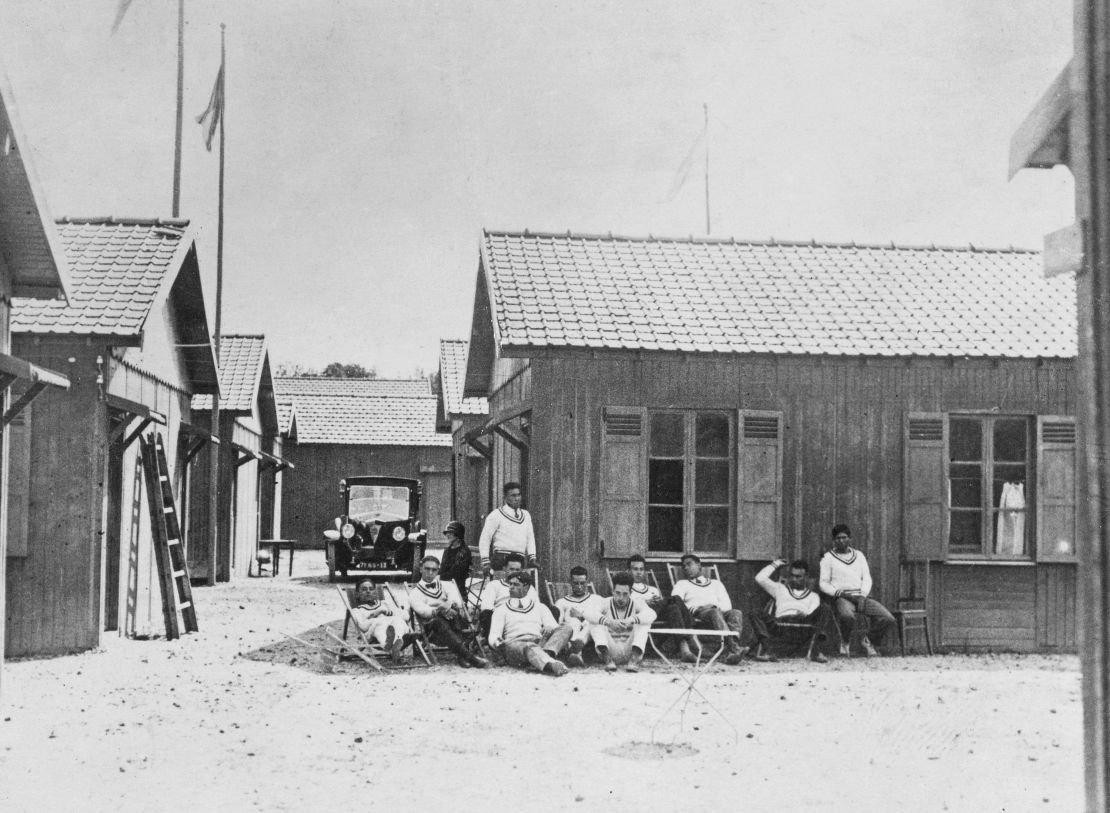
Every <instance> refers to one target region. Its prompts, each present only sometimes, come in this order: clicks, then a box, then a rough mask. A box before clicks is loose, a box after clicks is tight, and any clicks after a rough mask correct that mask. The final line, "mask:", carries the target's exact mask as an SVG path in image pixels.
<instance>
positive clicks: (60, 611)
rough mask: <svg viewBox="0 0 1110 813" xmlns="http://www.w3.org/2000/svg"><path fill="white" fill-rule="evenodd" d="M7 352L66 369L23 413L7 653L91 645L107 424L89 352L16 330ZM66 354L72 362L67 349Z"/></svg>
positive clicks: (95, 631)
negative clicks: (24, 508)
mask: <svg viewBox="0 0 1110 813" xmlns="http://www.w3.org/2000/svg"><path fill="white" fill-rule="evenodd" d="M13 352H14V353H15V355H17V356H19V357H21V358H24V359H27V360H28V361H33V362H35V363H37V364H42V365H45V366H46V367H49V368H50V369H53V370H57V371H58V372H62V373H65V374H66V375H68V376H69V379H70V387H71V389H70V390H69V392H63V391H58V390H55V389H53V388H47V389H46V390H45V391H44V392H43V393H42V394H41V395H39V397H38V398H36V399H35V402H34V406H33V409H32V413H31V424H30V432H31V436H30V437H31V461H32V467H31V472H30V481H29V485H30V499H29V515H30V517H31V518H32V520H31V522H30V523H29V524H28V537H29V538H28V540H27V546H26V547H27V555H26V556H22V557H11V558H8V560H7V563H6V564H7V572H6V580H5V586H6V592H7V604H6V608H5V611H6V612H5V615H6V617H5V629H6V636H5V652H6V653H7V655H8V656H9V657H16V656H23V655H47V654H57V653H63V652H74V651H79V650H84V649H91V648H93V647H95V646H97V645H98V644H99V643H100V601H101V591H100V579H101V572H100V571H101V560H100V554H101V549H100V548H101V531H102V528H101V513H102V504H103V489H102V485H101V484H102V483H103V479H104V468H105V456H104V449H105V440H106V426H105V413H104V409H103V403H102V402H101V401H100V400H99V389H98V387H97V383H96V378H97V366H96V357H97V355H98V354H100V355H105V356H106V351H105V349H104V348H95V347H89V346H86V345H85V343H84V342H83V341H82V342H76V341H69V342H65V341H61V342H59V341H43V342H34V341H31V340H30V339H27V338H25V337H16V338H15V340H14V342H13ZM70 358H72V359H74V361H73V363H70V362H69V359H70Z"/></svg>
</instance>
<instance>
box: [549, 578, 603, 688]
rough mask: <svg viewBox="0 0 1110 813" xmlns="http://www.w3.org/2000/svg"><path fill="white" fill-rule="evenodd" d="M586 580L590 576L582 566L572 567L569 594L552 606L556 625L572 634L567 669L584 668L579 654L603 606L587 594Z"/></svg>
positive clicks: (601, 600)
mask: <svg viewBox="0 0 1110 813" xmlns="http://www.w3.org/2000/svg"><path fill="white" fill-rule="evenodd" d="M589 578H590V574H589V572H588V571H587V570H586V568H584V567H582V565H575V566H574V567H572V568H571V569H570V594H569V595H566V596H563V597H562V598H560V599H559V600H558V601H556V602H555V609H556V610H558V611H559V623H560V624H566V625H568V626H569V627H570V628H571V630H572V632H573V634H572V635H571V638H570V654H569V655H567V666H584V665H585V663H584V662H583V660H582V650H583V649H585V648H586V644H588V643H589V642H590V628H591V626H592V625H593V624H594V623H596V622H597V618H598V615H599V614H600V613H601V609H602V607H604V605H605V599H603V598H602V597H601V596H599V595H598V594H597V593H594V592H593V591H591V590H590V584H589Z"/></svg>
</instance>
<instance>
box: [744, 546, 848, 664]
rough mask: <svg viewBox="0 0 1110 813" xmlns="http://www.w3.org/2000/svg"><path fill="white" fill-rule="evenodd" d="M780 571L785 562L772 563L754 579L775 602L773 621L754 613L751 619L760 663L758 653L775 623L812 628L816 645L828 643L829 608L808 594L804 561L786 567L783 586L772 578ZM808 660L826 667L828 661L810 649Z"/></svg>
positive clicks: (811, 594) (807, 568) (830, 616)
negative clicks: (824, 664)
mask: <svg viewBox="0 0 1110 813" xmlns="http://www.w3.org/2000/svg"><path fill="white" fill-rule="evenodd" d="M783 567H786V560H785V559H776V560H775V561H773V562H771V564H769V565H767V567H765V568H763V569H762V570H761V571H759V572H758V573H757V574H756V575H755V583H756V584H758V585H759V586H760V587H762V588H763V590H764V591H766V592H767V594H768V595H770V596H771V598H773V599H774V600H775V610H774V616H773V617H771V618H767V617H765V616H763V614H762V613H756V614H755V616H754V617H753V618H752V627H753V628H754V629H755V637H756V638H757V639H758V641H759V652H757V654H756V658H757V659H759V660H763V659H764V658H762V657H761V653H763V652H765V651H766V649H767V640H768V639H769V638H770V637H771V628H772V627H773V626H774V624H775V622H776V621H796V622H799V623H802V624H813V625H814V626H815V627H816V628H817V633H816V634H817V641H818V642H820V643H824V642H825V641H827V640H829V635H828V631H829V630H830V629H832V620H833V619H832V610H830V609H829V605H827V604H822V603H821V597H820V596H818V595H817V594H816V593H814V592H813V591H812V590H810V589H809V584H808V583H807V582H806V578H807V576H808V575H809V564H808V563H807V562H806V560H805V559H796V560H795V561H793V562H791V563H790V571H789V573H788V575H787V577H786V583H785V584H783V583H782V582H778V581H775V580H774V578H773V577H774V575H775V573H776V572H777V571H778V570H779V568H783ZM811 659H812V660H814V661H816V662H817V663H827V662H828V660H829V659H828V658H827V657H826V656H825V654H824V653H823V652H821V651H820V650H818V649H814V651H813V653H812V655H811Z"/></svg>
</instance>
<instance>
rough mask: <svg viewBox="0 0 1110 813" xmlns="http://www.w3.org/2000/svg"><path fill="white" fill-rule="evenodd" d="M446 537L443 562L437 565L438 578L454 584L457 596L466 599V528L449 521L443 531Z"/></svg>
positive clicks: (467, 564) (468, 564)
mask: <svg viewBox="0 0 1110 813" xmlns="http://www.w3.org/2000/svg"><path fill="white" fill-rule="evenodd" d="M443 535H444V536H445V537H447V548H446V549H445V550H444V551H443V561H442V562H441V563H440V565H439V577H440V578H441V579H446V580H447V581H450V582H454V583H455V587H457V588H459V595H460V596H462V597H463V599H464V600H465V599H466V578H467V576H469V575H470V548H469V547H467V545H466V526H464V525H463V524H462V523H461V522H459V521H458V520H451V521H450V522H448V523H447V527H446V528H444V529H443Z"/></svg>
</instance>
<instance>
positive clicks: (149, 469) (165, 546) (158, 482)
mask: <svg viewBox="0 0 1110 813" xmlns="http://www.w3.org/2000/svg"><path fill="white" fill-rule="evenodd" d="M139 445H140V447H141V450H142V457H143V472H144V474H145V475H146V495H147V505H148V507H149V509H150V526H151V536H152V537H153V540H154V558H155V560H156V561H157V563H158V583H159V584H160V585H161V588H162V617H163V618H164V619H165V622H166V639H167V640H170V641H172V640H173V639H175V638H179V637H180V636H181V627H182V622H184V627H185V631H186V632H196V631H197V611H196V607H194V606H193V591H192V588H191V587H190V586H189V566H188V564H187V563H186V560H185V549H184V546H183V545H182V544H181V524H180V523H179V522H178V519H177V507H176V505H175V503H174V499H173V487H172V486H171V485H170V473H169V466H168V465H167V463H166V447H165V445H164V444H163V443H162V435H161V433H159V432H158V431H152V432H151V433H150V434H149V435H148V436H146V437H140V438H139ZM178 616H180V621H179V620H178Z"/></svg>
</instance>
